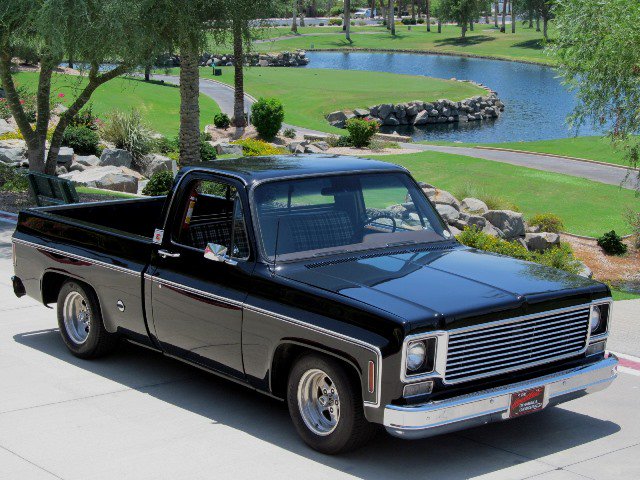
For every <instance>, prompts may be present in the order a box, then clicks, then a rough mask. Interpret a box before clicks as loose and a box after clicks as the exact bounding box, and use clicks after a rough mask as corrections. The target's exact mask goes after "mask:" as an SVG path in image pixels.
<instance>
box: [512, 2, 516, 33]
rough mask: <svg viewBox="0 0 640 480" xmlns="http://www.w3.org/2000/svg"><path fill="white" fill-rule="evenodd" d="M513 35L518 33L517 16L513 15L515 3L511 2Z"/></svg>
mask: <svg viewBox="0 0 640 480" xmlns="http://www.w3.org/2000/svg"><path fill="white" fill-rule="evenodd" d="M511 33H516V14H515V13H513V2H511Z"/></svg>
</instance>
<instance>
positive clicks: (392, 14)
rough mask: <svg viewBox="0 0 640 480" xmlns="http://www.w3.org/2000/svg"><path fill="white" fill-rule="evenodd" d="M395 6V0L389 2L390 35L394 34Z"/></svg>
mask: <svg viewBox="0 0 640 480" xmlns="http://www.w3.org/2000/svg"><path fill="white" fill-rule="evenodd" d="M395 10H396V5H395V0H389V25H390V26H391V35H393V36H395V34H396V12H395Z"/></svg>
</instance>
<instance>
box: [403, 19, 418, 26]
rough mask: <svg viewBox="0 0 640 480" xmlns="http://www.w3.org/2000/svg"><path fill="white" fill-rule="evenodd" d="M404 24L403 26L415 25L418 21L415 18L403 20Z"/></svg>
mask: <svg viewBox="0 0 640 480" xmlns="http://www.w3.org/2000/svg"><path fill="white" fill-rule="evenodd" d="M402 24H403V25H415V24H416V20H414V19H413V18H403V19H402Z"/></svg>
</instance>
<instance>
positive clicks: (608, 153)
mask: <svg viewBox="0 0 640 480" xmlns="http://www.w3.org/2000/svg"><path fill="white" fill-rule="evenodd" d="M420 143H426V144H434V145H436V144H437V145H451V146H454V147H475V146H480V147H496V148H507V149H510V150H519V151H523V152H536V153H550V154H553V155H562V156H566V157H576V158H585V159H587V160H596V161H598V162H605V163H612V164H615V165H623V166H628V162H627V160H626V159H625V157H624V152H623V151H622V150H620V149H617V148H615V147H614V146H613V145H612V143H611V141H610V140H609V139H608V138H606V137H596V136H592V137H571V138H558V139H554V140H537V141H533V142H503V143H459V142H456V143H453V142H427V141H425V142H420Z"/></svg>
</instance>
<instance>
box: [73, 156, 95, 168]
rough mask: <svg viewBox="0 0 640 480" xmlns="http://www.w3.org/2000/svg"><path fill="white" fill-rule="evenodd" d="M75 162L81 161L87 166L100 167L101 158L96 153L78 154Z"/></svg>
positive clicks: (81, 163)
mask: <svg viewBox="0 0 640 480" xmlns="http://www.w3.org/2000/svg"><path fill="white" fill-rule="evenodd" d="M73 163H79V164H80V165H84V166H85V167H99V166H100V159H99V158H98V157H96V156H95V155H86V156H85V155H76V158H75V159H74V161H73Z"/></svg>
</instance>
